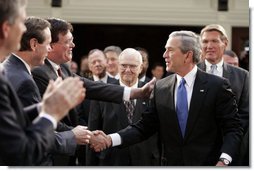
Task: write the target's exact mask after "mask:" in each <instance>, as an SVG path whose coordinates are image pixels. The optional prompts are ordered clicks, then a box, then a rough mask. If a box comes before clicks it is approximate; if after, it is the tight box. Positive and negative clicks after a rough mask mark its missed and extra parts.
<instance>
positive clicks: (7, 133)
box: [0, 0, 85, 166]
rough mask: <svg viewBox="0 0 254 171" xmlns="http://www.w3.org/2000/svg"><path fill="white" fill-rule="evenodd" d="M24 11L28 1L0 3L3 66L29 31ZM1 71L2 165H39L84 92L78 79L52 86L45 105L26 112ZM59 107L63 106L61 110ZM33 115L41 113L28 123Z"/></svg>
mask: <svg viewBox="0 0 254 171" xmlns="http://www.w3.org/2000/svg"><path fill="white" fill-rule="evenodd" d="M25 8H26V1H25V0H1V1H0V28H1V29H0V35H1V36H0V61H1V62H2V61H3V60H5V59H6V58H7V56H9V55H10V53H11V52H13V51H17V50H19V47H20V39H21V36H22V34H23V33H24V32H25V30H26V27H25V25H24V23H23V22H24V20H25V18H26V11H25ZM0 68H1V69H0V94H1V96H0V123H1V124H0V127H1V128H0V136H1V141H0V165H5V166H6V165H8V166H10V165H14V166H17V165H23V166H24V165H36V164H37V163H39V162H40V161H41V160H42V158H43V157H44V154H45V153H46V152H47V151H50V150H51V149H52V147H53V144H54V129H55V127H56V124H57V122H58V121H59V120H60V119H61V118H62V117H64V116H65V115H66V113H67V111H68V110H69V109H71V108H72V107H74V106H75V105H77V104H78V103H79V102H80V101H81V100H83V99H84V97H85V90H84V88H83V85H82V82H81V81H80V80H79V79H77V78H70V79H66V80H64V81H63V82H61V80H58V82H55V83H53V82H50V83H49V87H48V89H47V91H46V92H45V96H44V97H43V100H42V103H41V104H40V105H33V106H30V107H28V108H26V109H23V107H22V105H21V102H20V100H19V99H18V97H17V94H16V93H15V91H14V90H13V87H12V86H11V85H10V83H9V82H8V80H7V79H6V78H5V74H4V72H3V69H2V65H0ZM74 85H76V87H75V88H73V86H74ZM74 89H75V90H74ZM72 93H74V94H72ZM60 105H63V106H61V108H60ZM31 113H32V114H34V113H37V114H38V113H39V115H38V117H37V118H36V119H35V120H33V122H30V121H29V119H28V116H29V115H30V114H31Z"/></svg>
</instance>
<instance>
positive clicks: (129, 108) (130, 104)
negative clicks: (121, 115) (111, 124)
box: [124, 100, 134, 124]
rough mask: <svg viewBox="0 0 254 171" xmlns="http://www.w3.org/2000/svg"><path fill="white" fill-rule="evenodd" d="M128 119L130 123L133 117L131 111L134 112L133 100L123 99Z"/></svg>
mask: <svg viewBox="0 0 254 171" xmlns="http://www.w3.org/2000/svg"><path fill="white" fill-rule="evenodd" d="M124 105H125V109H126V113H127V117H128V121H129V123H130V124H131V123H132V119H133V112H134V100H130V101H124Z"/></svg>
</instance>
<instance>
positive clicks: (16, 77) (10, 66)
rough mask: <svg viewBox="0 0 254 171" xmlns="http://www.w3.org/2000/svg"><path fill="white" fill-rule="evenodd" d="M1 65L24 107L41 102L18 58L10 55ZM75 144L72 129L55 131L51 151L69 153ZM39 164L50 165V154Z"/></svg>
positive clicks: (71, 152) (34, 85) (36, 88)
mask: <svg viewBox="0 0 254 171" xmlns="http://www.w3.org/2000/svg"><path fill="white" fill-rule="evenodd" d="M3 67H4V70H5V75H6V77H7V78H8V80H9V81H10V82H11V84H12V85H13V87H14V89H15V90H16V92H17V95H18V97H19V99H20V100H21V102H22V103H23V106H24V107H27V106H29V105H32V104H36V103H39V102H41V96H40V93H39V89H38V87H37V85H36V83H35V82H34V80H33V78H32V76H31V75H30V74H29V72H28V70H27V68H26V67H25V65H24V63H23V62H22V61H21V60H20V59H18V58H17V57H15V55H11V56H10V57H9V58H7V59H6V60H5V61H4V63H3ZM35 117H37V113H33V115H32V116H29V119H30V121H33V120H34V118H35ZM76 146H77V145H76V139H75V137H74V134H73V132H72V131H64V132H58V133H55V148H53V149H52V150H53V151H52V152H53V153H57V154H58V153H60V154H68V155H70V154H74V152H75V149H76ZM40 165H52V159H51V155H46V156H45V159H44V160H43V161H42V163H40Z"/></svg>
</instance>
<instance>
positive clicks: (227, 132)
mask: <svg viewBox="0 0 254 171" xmlns="http://www.w3.org/2000/svg"><path fill="white" fill-rule="evenodd" d="M216 114H217V115H216V117H217V119H218V121H219V123H220V126H221V127H222V134H223V145H222V148H221V152H223V153H226V154H228V155H230V156H231V157H232V158H233V159H234V156H235V155H236V152H237V150H238V149H239V147H240V142H241V139H242V135H243V129H242V127H241V125H240V119H239V114H238V110H237V102H236V98H235V96H234V94H233V93H232V89H231V87H230V86H229V83H228V81H227V80H224V82H223V85H222V86H221V88H220V92H219V93H218V95H217V100H216Z"/></svg>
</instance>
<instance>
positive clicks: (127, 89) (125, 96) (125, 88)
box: [123, 87, 131, 101]
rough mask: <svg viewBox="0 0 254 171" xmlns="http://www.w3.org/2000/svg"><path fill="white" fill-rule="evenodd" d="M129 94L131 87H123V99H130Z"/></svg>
mask: <svg viewBox="0 0 254 171" xmlns="http://www.w3.org/2000/svg"><path fill="white" fill-rule="evenodd" d="M130 96H131V88H130V87H124V91H123V100H125V101H130Z"/></svg>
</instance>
